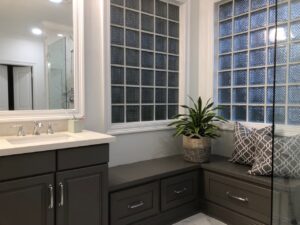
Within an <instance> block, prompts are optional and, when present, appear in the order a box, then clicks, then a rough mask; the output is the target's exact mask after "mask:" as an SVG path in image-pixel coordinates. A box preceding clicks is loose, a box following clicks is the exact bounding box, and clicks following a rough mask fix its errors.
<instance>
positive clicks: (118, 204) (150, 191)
mask: <svg viewBox="0 0 300 225" xmlns="http://www.w3.org/2000/svg"><path fill="white" fill-rule="evenodd" d="M158 213H159V183H158V182H154V183H150V184H147V185H142V186H139V187H135V188H130V189H128V190H125V191H119V192H116V193H113V194H111V196H110V218H111V225H127V224H131V223H133V222H137V221H139V220H142V219H145V218H147V217H150V216H154V215H156V214H158Z"/></svg>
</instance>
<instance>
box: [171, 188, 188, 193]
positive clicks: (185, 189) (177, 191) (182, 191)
mask: <svg viewBox="0 0 300 225" xmlns="http://www.w3.org/2000/svg"><path fill="white" fill-rule="evenodd" d="M186 191H187V188H183V189H182V190H175V191H174V193H175V194H177V195H180V194H183V193H184V192H186Z"/></svg>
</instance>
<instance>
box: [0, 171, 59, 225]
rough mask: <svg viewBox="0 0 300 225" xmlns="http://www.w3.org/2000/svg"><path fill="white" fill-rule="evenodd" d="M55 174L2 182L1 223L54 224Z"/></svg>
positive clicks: (0, 190)
mask: <svg viewBox="0 0 300 225" xmlns="http://www.w3.org/2000/svg"><path fill="white" fill-rule="evenodd" d="M53 184H54V175H45V176H38V177H34V178H27V179H20V180H17V181H9V182H2V183H0V224H1V225H2V224H3V225H54V209H53V207H54V193H53Z"/></svg>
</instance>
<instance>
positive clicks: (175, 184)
mask: <svg viewBox="0 0 300 225" xmlns="http://www.w3.org/2000/svg"><path fill="white" fill-rule="evenodd" d="M198 182H199V179H198V172H197V171H194V172H190V173H186V174H182V175H178V176H175V177H171V178H168V179H164V180H162V183H161V208H162V210H163V211H165V210H168V209H171V208H175V207H178V206H180V205H183V204H185V203H188V202H191V201H193V200H195V199H196V198H197V193H198Z"/></svg>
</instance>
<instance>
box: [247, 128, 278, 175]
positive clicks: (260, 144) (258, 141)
mask: <svg viewBox="0 0 300 225" xmlns="http://www.w3.org/2000/svg"><path fill="white" fill-rule="evenodd" d="M253 141H254V146H255V155H254V163H253V166H252V169H251V170H249V174H251V175H259V176H270V175H271V174H272V144H273V137H272V136H271V135H269V134H265V135H262V134H261V133H259V132H258V131H255V132H254V134H253Z"/></svg>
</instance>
